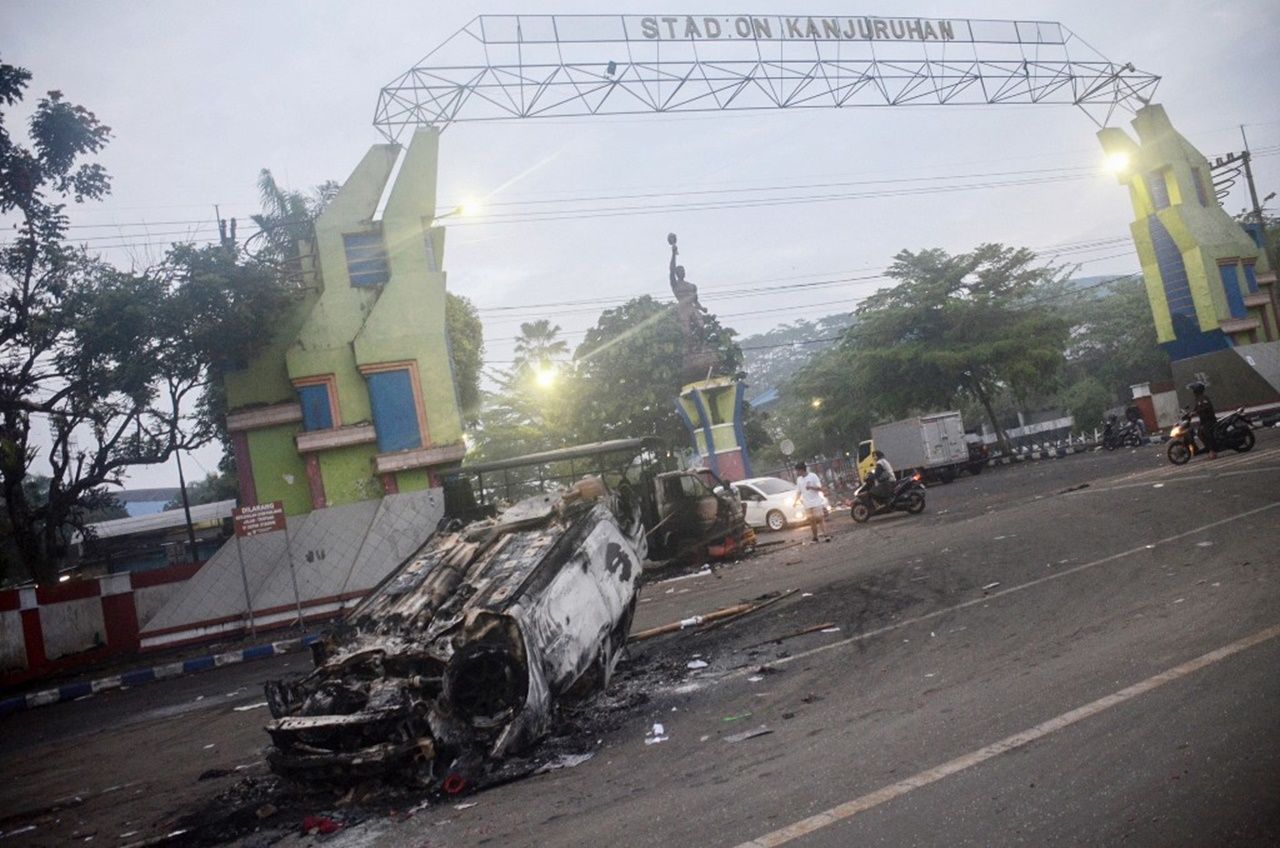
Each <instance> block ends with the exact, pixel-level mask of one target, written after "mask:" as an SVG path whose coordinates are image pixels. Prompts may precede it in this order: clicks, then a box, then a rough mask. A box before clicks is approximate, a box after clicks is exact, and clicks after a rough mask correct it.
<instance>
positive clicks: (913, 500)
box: [907, 492, 924, 515]
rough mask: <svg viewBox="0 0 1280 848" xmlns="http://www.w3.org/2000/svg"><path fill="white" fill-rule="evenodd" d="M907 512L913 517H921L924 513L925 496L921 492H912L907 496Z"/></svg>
mask: <svg viewBox="0 0 1280 848" xmlns="http://www.w3.org/2000/svg"><path fill="white" fill-rule="evenodd" d="M907 512H909V513H911V514H912V515H919V514H920V513H922V512H924V495H922V494H920V493H919V492H912V493H911V494H909V495H907Z"/></svg>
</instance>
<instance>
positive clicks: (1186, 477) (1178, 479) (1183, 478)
mask: <svg viewBox="0 0 1280 848" xmlns="http://www.w3.org/2000/svg"><path fill="white" fill-rule="evenodd" d="M1277 470H1280V465H1262V466H1259V467H1257V468H1242V469H1240V470H1239V471H1231V470H1225V471H1210V472H1208V473H1205V474H1181V475H1178V476H1171V477H1166V478H1165V479H1164V480H1163V481H1161V482H1159V483H1156V484H1155V485H1156V486H1159V487H1163V486H1165V485H1166V484H1168V483H1185V482H1187V481H1190V480H1213V479H1215V478H1217V477H1238V476H1240V475H1241V474H1261V473H1265V472H1268V471H1270V472H1275V471H1277ZM1151 485H1152V484H1151V483H1150V481H1148V482H1144V483H1120V484H1118V485H1115V486H1099V487H1098V488H1093V487H1090V488H1088V489H1076V490H1075V491H1071V492H1066V493H1065V494H1067V495H1091V494H1098V493H1099V492H1118V491H1120V490H1122V489H1146V488H1150V487H1151Z"/></svg>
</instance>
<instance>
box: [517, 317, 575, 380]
mask: <svg viewBox="0 0 1280 848" xmlns="http://www.w3.org/2000/svg"><path fill="white" fill-rule="evenodd" d="M559 334H560V325H559V324H555V325H552V323H551V322H550V321H548V320H547V319H545V318H540V319H539V320H537V321H528V322H525V323H523V324H521V325H520V335H519V337H517V338H516V347H515V359H514V361H513V363H512V366H513V367H512V370H513V371H515V372H520V371H524V370H526V369H528V368H530V367H533V366H546V365H549V364H551V363H552V362H555V361H557V360H562V359H565V358H567V357H568V355H569V343H568V342H566V341H565V340H564V339H561V338H557V336H558V335H559Z"/></svg>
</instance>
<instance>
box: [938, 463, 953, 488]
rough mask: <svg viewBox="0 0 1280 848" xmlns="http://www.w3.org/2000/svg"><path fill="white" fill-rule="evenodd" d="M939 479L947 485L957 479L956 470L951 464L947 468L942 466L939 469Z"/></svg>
mask: <svg viewBox="0 0 1280 848" xmlns="http://www.w3.org/2000/svg"><path fill="white" fill-rule="evenodd" d="M938 479H939V480H941V481H942V483H943V485H946V484H947V483H950V482H951V481H952V480H955V479H956V470H955V469H954V468H952V467H951V466H950V465H948V466H947V467H946V468H940V469H938Z"/></svg>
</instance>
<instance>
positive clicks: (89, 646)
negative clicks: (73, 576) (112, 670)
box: [0, 563, 202, 686]
mask: <svg viewBox="0 0 1280 848" xmlns="http://www.w3.org/2000/svg"><path fill="white" fill-rule="evenodd" d="M201 565H202V563H189V564H183V565H173V566H169V567H168V568H160V569H155V570H153V571H138V572H132V573H128V574H109V575H107V576H105V577H99V578H96V579H91V580H71V581H68V582H66V583H59V584H57V585H55V586H40V587H33V588H25V589H6V590H2V591H0V686H11V685H17V684H21V683H25V682H27V681H29V680H34V679H38V678H40V677H43V676H45V675H47V674H49V673H51V672H55V671H63V670H67V669H74V668H77V667H80V666H85V665H90V664H92V663H95V662H98V661H100V660H102V659H104V658H106V657H111V656H115V655H117V654H129V653H136V652H137V651H138V649H139V647H140V644H141V641H140V639H139V636H138V634H139V633H140V632H141V631H142V628H143V627H144V626H146V623H147V622H148V621H149V620H150V619H151V616H153V615H154V614H155V612H156V611H157V610H158V609H160V607H161V606H163V605H164V604H165V603H166V602H167V601H168V600H169V598H170V597H172V596H173V595H174V594H175V593H176V592H177V591H178V590H179V589H180V588H181V587H182V584H183V583H185V582H186V581H187V580H189V579H190V578H191V577H192V575H194V574H195V573H196V572H197V571H198V570H199V569H200V566H201Z"/></svg>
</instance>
